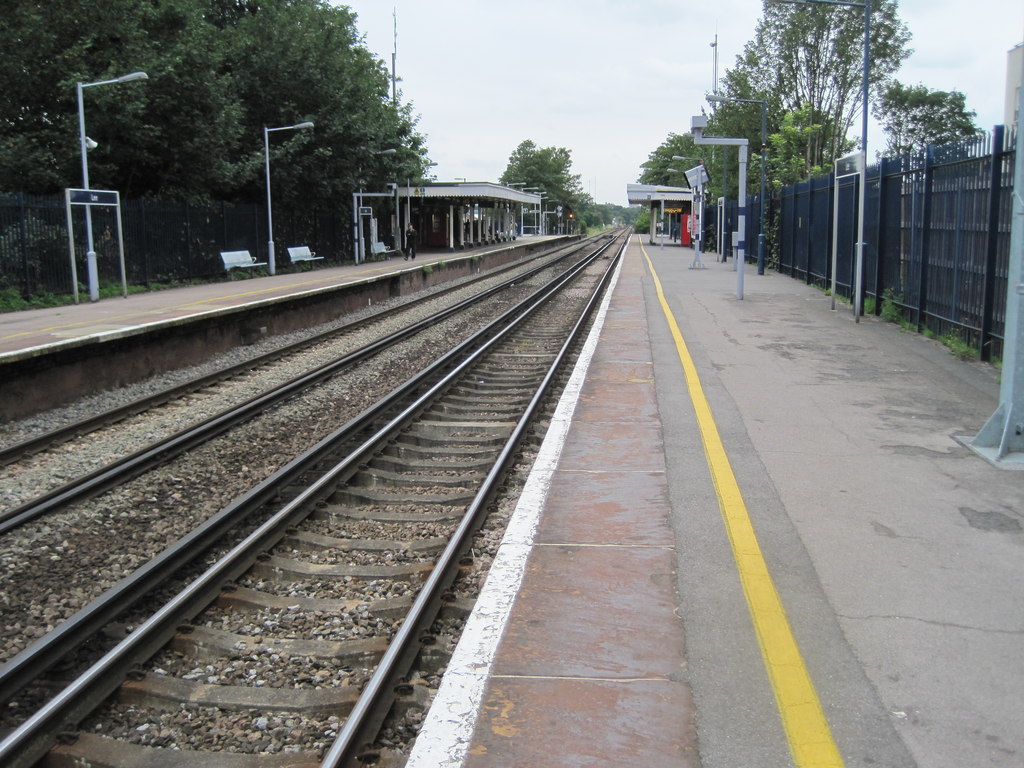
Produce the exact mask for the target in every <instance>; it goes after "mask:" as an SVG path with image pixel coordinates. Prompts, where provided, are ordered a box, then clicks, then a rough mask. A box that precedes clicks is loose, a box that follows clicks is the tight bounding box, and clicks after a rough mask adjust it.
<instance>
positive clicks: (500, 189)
mask: <svg viewBox="0 0 1024 768" xmlns="http://www.w3.org/2000/svg"><path fill="white" fill-rule="evenodd" d="M409 195H410V196H412V197H424V198H428V197H435V198H446V199H451V198H460V197H461V198H467V202H468V200H471V199H472V200H507V201H509V202H513V203H529V204H530V205H538V204H540V201H541V200H542V198H541V196H540V195H537V194H534V193H533V192H523V191H522V190H519V189H516V188H515V187H506V186H503V185H501V184H495V183H494V182H490V181H434V182H427V183H425V184H419V185H416V186H413V187H410V188H409Z"/></svg>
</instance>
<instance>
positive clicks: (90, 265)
mask: <svg viewBox="0 0 1024 768" xmlns="http://www.w3.org/2000/svg"><path fill="white" fill-rule="evenodd" d="M148 79H149V76H148V75H147V74H146V73H145V72H132V73H131V74H128V75H122V76H121V77H115V78H114V79H112V80H100V81H98V82H95V83H76V84H75V95H76V96H77V98H78V146H79V149H80V150H81V152H82V189H89V160H88V158H87V156H86V154H87V153H88V151H89V144H88V141H89V140H88V139H87V138H86V135H85V101H84V99H83V98H82V91H83V90H84V89H86V88H91V87H93V86H94V85H110V84H112V83H130V82H131V81H133V80H148ZM94 146H95V145H94ZM85 236H86V242H87V243H88V247H87V248H86V254H85V264H86V271H87V274H88V280H89V299H90V301H99V300H100V281H99V268H98V266H97V264H96V248H95V247H94V242H93V235H92V208H91V207H90V206H88V205H87V206H85ZM122 280H123V274H122ZM75 291H76V296H77V291H78V288H77V287H76V288H75Z"/></svg>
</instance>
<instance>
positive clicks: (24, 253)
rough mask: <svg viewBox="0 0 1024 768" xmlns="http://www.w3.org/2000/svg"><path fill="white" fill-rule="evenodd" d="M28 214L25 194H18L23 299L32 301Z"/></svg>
mask: <svg viewBox="0 0 1024 768" xmlns="http://www.w3.org/2000/svg"><path fill="white" fill-rule="evenodd" d="M27 216H28V212H27V211H26V209H25V193H24V192H19V193H18V236H19V238H18V239H19V240H20V241H21V243H20V244H21V270H22V274H23V275H24V278H23V281H22V285H21V297H22V298H23V299H25V301H31V300H32V272H31V269H30V268H29V263H28V222H27V221H26V217H27Z"/></svg>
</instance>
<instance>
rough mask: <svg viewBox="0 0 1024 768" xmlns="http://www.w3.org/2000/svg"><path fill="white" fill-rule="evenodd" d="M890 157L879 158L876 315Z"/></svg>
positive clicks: (882, 272) (879, 303) (879, 307)
mask: <svg viewBox="0 0 1024 768" xmlns="http://www.w3.org/2000/svg"><path fill="white" fill-rule="evenodd" d="M887 161H888V158H886V157H880V158H879V159H878V205H877V210H878V214H877V220H876V221H875V281H874V282H875V285H874V288H873V289H872V290H873V291H874V294H875V315H876V316H877V315H881V314H882V293H883V292H884V290H885V289H884V287H883V285H882V283H883V281H884V275H885V246H886V242H885V170H886V165H888V162H887Z"/></svg>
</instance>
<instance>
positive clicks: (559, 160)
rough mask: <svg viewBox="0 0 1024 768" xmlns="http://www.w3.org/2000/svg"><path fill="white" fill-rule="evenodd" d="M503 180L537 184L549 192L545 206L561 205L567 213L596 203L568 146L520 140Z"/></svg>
mask: <svg viewBox="0 0 1024 768" xmlns="http://www.w3.org/2000/svg"><path fill="white" fill-rule="evenodd" d="M499 181H500V182H501V183H502V184H524V185H525V186H527V187H537V188H538V191H539V192H540V193H541V194H544V195H545V198H544V205H545V209H548V208H551V207H554V206H558V205H561V206H562V208H563V214H564V215H566V216H568V215H569V214H570V213H573V214H576V213H577V211H578V210H582V209H584V208H586V207H587V206H592V205H593V200H592V199H591V198H590V196H589V195H587V194H586V193H584V191H583V185H582V183H581V182H580V174H578V173H575V174H574V173H573V172H572V153H571V152H570V151H569V150H568V149H565V148H564V147H538V146H537V145H536V144H535V143H534V142H532V141H530V140H529V139H527V140H525V141H522V142H520V144H519V146H518V147H516V148H515V150H514V151H513V152H512V154H511V155H510V156H509V158H508V165H507V166H506V167H505V171H504V172H503V173H502V174H501V178H500V179H499Z"/></svg>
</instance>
